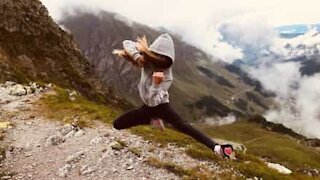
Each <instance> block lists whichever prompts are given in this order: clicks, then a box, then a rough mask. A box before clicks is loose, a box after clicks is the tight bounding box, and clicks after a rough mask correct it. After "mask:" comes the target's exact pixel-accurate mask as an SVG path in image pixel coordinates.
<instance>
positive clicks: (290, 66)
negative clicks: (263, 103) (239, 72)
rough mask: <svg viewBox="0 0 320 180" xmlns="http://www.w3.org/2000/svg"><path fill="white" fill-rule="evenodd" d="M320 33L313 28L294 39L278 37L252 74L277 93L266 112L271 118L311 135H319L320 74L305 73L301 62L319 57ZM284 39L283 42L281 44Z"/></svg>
mask: <svg viewBox="0 0 320 180" xmlns="http://www.w3.org/2000/svg"><path fill="white" fill-rule="evenodd" d="M318 36H319V33H317V32H315V31H314V30H312V29H311V30H310V31H309V32H307V33H306V34H305V35H301V36H298V37H296V38H293V39H279V38H275V39H274V41H273V43H271V44H270V47H269V48H268V49H270V52H272V54H273V55H271V54H270V55H269V56H263V57H261V56H260V57H257V59H256V62H257V63H256V64H258V66H256V67H250V68H249V73H250V75H251V76H252V77H254V78H256V79H258V80H259V81H260V82H261V84H262V85H263V87H264V88H266V89H268V90H270V91H273V92H275V94H276V99H275V100H276V102H277V105H276V106H275V107H272V108H271V109H270V110H269V111H268V112H266V114H265V117H266V118H267V120H269V121H273V122H277V123H282V124H284V125H285V126H287V127H289V128H292V129H293V130H295V131H297V132H299V133H301V134H303V135H306V136H308V137H317V138H320V73H318V74H314V75H312V76H302V75H301V72H300V68H301V67H302V64H301V61H290V59H296V58H297V57H303V58H302V62H303V61H308V60H309V59H308V57H309V56H311V57H312V56H318V57H319V56H320V54H319V44H320V41H319V37H318ZM279 42H281V43H279Z"/></svg>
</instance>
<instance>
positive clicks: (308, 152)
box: [200, 121, 320, 169]
mask: <svg viewBox="0 0 320 180" xmlns="http://www.w3.org/2000/svg"><path fill="white" fill-rule="evenodd" d="M200 128H201V129H202V130H204V132H206V133H207V134H208V135H210V136H212V137H216V138H221V139H228V140H231V141H235V142H239V143H242V144H244V145H245V146H246V147H247V149H248V151H247V153H249V154H253V155H256V156H259V157H266V158H267V159H270V160H271V161H275V162H278V163H281V164H284V165H286V166H287V167H289V168H293V169H297V168H303V167H308V168H309V167H313V168H317V169H320V152H319V151H317V150H315V149H314V148H311V147H308V146H305V145H302V144H299V142H298V140H296V139H293V138H290V137H288V136H285V135H282V134H279V133H275V132H271V131H268V130H265V129H262V128H261V127H259V125H257V124H254V123H248V122H246V121H239V122H236V123H234V124H229V125H224V126H219V127H213V126H212V127H208V126H206V127H205V126H200Z"/></svg>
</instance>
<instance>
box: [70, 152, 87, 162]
mask: <svg viewBox="0 0 320 180" xmlns="http://www.w3.org/2000/svg"><path fill="white" fill-rule="evenodd" d="M84 156H85V152H84V151H79V152H76V153H75V154H73V155H71V156H69V157H68V158H67V159H66V162H67V163H68V164H70V163H76V162H78V161H79V160H80V159H81V158H82V157H84Z"/></svg>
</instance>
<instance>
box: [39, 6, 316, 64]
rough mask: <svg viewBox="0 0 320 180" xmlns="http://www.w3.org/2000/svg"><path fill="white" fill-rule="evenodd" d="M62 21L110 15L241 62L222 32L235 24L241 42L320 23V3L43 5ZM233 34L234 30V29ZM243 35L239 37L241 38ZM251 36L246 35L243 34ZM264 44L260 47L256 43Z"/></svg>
mask: <svg viewBox="0 0 320 180" xmlns="http://www.w3.org/2000/svg"><path fill="white" fill-rule="evenodd" d="M41 1H42V2H43V3H44V4H45V5H46V7H47V8H48V9H49V13H50V15H51V16H52V17H53V18H54V19H55V20H59V19H60V18H61V17H62V12H63V11H65V10H68V11H70V10H71V9H73V8H74V7H82V8H83V7H85V8H86V9H88V10H91V11H94V12H98V10H101V9H102V10H108V11H112V12H116V13H119V14H121V15H123V16H126V17H128V18H130V19H131V20H134V21H137V22H140V23H143V24H147V25H149V26H152V27H164V28H166V29H168V30H170V31H171V32H174V33H177V34H180V35H181V36H182V37H183V39H184V40H185V41H187V42H189V43H191V44H193V45H195V46H198V47H199V48H201V49H203V50H205V51H206V52H208V53H210V54H214V55H215V56H216V57H219V58H220V59H222V60H225V61H227V62H232V61H233V60H234V59H237V58H241V57H242V53H241V49H239V48H237V47H232V46H230V44H228V43H225V42H223V41H222V40H221V32H219V31H218V30H217V27H218V26H219V25H221V24H229V25H230V24H231V25H232V27H231V29H232V30H238V29H239V30H241V31H240V32H235V34H236V35H237V36H239V35H244V36H245V38H246V39H247V40H252V39H253V40H260V39H261V37H263V36H266V33H267V36H269V35H270V34H272V32H270V29H271V28H273V27H274V26H279V25H285V24H298V23H303V24H314V23H319V22H320V13H319V9H318V7H319V6H320V1H319V0H303V1H302V0H268V1H259V0H219V1H218V0H152V1H151V0H134V1H132V0H90V1H88V0H41ZM229 30H230V28H229ZM239 33H240V34H239ZM243 33H246V34H243ZM257 42H259V43H260V41H257Z"/></svg>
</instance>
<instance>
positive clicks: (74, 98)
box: [69, 91, 78, 101]
mask: <svg viewBox="0 0 320 180" xmlns="http://www.w3.org/2000/svg"><path fill="white" fill-rule="evenodd" d="M77 94H78V93H77V91H69V99H70V101H75V100H76V95H77Z"/></svg>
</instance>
